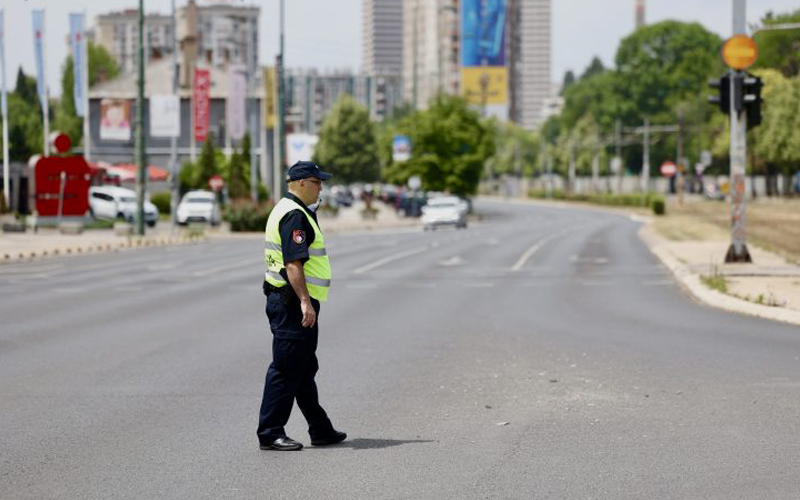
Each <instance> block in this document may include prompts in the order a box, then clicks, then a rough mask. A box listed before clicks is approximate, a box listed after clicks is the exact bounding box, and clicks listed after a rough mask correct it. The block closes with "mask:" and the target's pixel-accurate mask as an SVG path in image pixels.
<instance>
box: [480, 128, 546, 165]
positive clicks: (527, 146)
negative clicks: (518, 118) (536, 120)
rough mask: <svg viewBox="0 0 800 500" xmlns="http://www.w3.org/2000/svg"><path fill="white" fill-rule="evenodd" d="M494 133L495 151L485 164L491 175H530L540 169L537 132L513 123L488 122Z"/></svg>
mask: <svg viewBox="0 0 800 500" xmlns="http://www.w3.org/2000/svg"><path fill="white" fill-rule="evenodd" d="M488 126H489V127H490V130H491V132H492V133H493V135H494V138H493V139H494V143H495V152H494V154H493V155H492V156H491V157H490V158H489V159H488V160H487V162H486V164H487V167H488V169H489V171H490V172H491V176H492V177H494V176H497V175H501V174H510V175H515V176H526V177H527V176H531V175H533V174H534V173H535V172H538V171H539V170H540V169H541V165H540V162H541V158H540V156H541V151H540V147H539V134H537V133H534V132H530V131H528V130H525V129H523V128H522V127H519V126H517V125H515V124H513V123H510V122H506V123H498V122H497V121H495V120H492V121H490V122H489V124H488Z"/></svg>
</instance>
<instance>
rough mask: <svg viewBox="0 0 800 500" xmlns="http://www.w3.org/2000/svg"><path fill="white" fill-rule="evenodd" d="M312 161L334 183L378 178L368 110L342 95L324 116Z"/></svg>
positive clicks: (376, 147) (377, 165) (375, 142)
mask: <svg viewBox="0 0 800 500" xmlns="http://www.w3.org/2000/svg"><path fill="white" fill-rule="evenodd" d="M313 161H314V162H315V163H318V164H320V165H323V166H324V167H325V168H326V169H327V170H329V171H330V172H331V173H332V174H333V176H334V177H333V178H334V181H335V182H337V183H338V182H342V183H351V182H359V181H361V182H373V181H376V180H377V179H378V176H379V173H380V164H379V163H378V145H377V141H376V138H375V129H374V125H373V124H372V122H371V121H370V119H369V111H367V109H366V108H364V107H363V106H361V105H359V104H358V103H356V102H355V101H354V100H353V98H352V97H350V96H349V95H348V94H344V95H343V96H342V97H341V98H340V99H339V100H338V101H337V102H336V104H335V105H334V106H333V109H332V110H331V112H330V113H329V114H328V116H327V117H325V120H324V122H323V123H322V129H321V131H320V134H319V142H318V143H317V145H316V147H315V148H314V157H313Z"/></svg>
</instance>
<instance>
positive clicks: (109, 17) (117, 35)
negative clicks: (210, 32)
mask: <svg viewBox="0 0 800 500" xmlns="http://www.w3.org/2000/svg"><path fill="white" fill-rule="evenodd" d="M144 22H145V58H146V59H147V61H148V62H149V61H152V60H158V59H160V58H162V57H166V56H167V55H169V54H172V43H173V39H174V34H173V32H172V18H171V16H164V15H160V14H148V15H147V16H145V21H144ZM91 36H92V38H93V39H94V42H95V43H97V44H99V45H101V46H102V47H104V48H105V49H106V50H107V51H108V52H109V53H110V54H111V55H112V56H113V57H114V59H115V60H116V61H117V64H119V67H120V71H121V72H122V73H130V72H133V71H135V70H136V65H137V62H138V60H139V52H138V46H139V13H138V11H137V10H136V9H128V10H124V11H122V12H111V13H109V14H101V15H99V16H97V19H96V20H95V27H94V30H93V33H92V35H91Z"/></svg>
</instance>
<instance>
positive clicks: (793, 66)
mask: <svg viewBox="0 0 800 500" xmlns="http://www.w3.org/2000/svg"><path fill="white" fill-rule="evenodd" d="M798 22H800V9H798V10H795V11H794V12H790V13H786V14H778V15H775V14H773V13H772V12H770V13H768V14H767V15H766V16H764V18H762V19H761V23H762V24H763V25H764V26H765V27H769V26H770V25H774V24H785V23H798ZM755 40H756V44H757V45H758V60H757V61H756V64H755V66H754V68H774V69H777V70H778V71H780V72H781V73H783V75H784V76H796V75H798V74H800V30H797V29H794V30H780V31H778V30H775V31H760V32H759V33H756V36H755Z"/></svg>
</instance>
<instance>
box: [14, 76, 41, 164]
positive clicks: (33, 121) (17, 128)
mask: <svg viewBox="0 0 800 500" xmlns="http://www.w3.org/2000/svg"><path fill="white" fill-rule="evenodd" d="M42 121H43V120H42V107H41V103H40V102H39V94H38V93H37V92H36V79H35V78H32V77H30V76H27V75H26V74H25V73H23V71H22V68H20V69H19V71H17V82H16V86H15V88H14V91H13V92H11V93H10V94H9V95H8V143H9V151H8V156H9V159H10V160H11V161H20V162H27V161H28V160H29V159H30V157H31V156H33V155H35V154H41V153H42V149H43V140H44V138H43V136H42V134H43V133H44V132H43V129H44V126H43V123H42Z"/></svg>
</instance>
